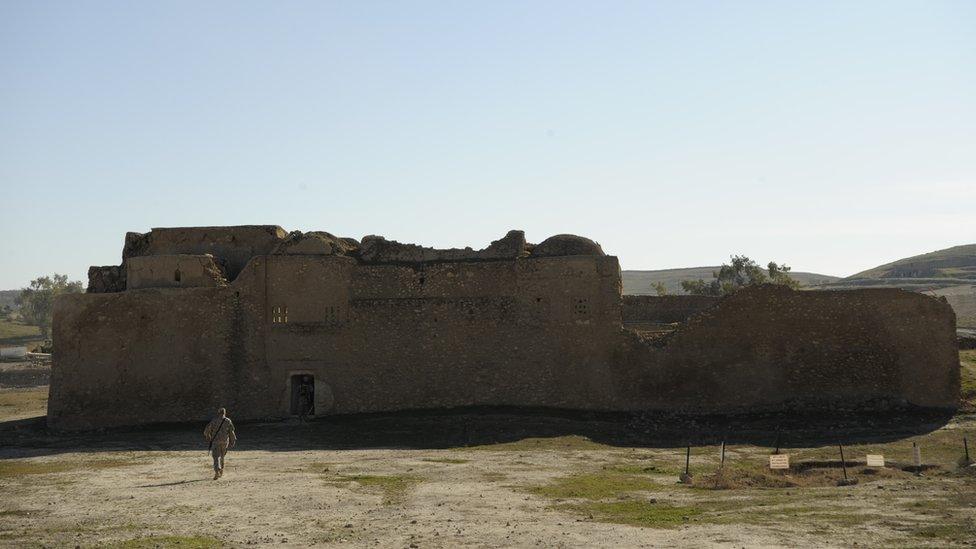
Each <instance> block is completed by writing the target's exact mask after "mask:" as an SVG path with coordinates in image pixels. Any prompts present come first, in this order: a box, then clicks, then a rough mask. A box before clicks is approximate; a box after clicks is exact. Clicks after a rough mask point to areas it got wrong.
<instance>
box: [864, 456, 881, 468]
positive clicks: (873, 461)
mask: <svg viewBox="0 0 976 549" xmlns="http://www.w3.org/2000/svg"><path fill="white" fill-rule="evenodd" d="M866 461H867V466H868V467H884V466H885V459H884V456H883V455H881V454H868V455H867V459H866Z"/></svg>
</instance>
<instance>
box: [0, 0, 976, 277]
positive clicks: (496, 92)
mask: <svg viewBox="0 0 976 549" xmlns="http://www.w3.org/2000/svg"><path fill="white" fill-rule="evenodd" d="M974 204H976V2H973V1H960V2H943V1H925V2H900V1H885V2H781V1H777V2H695V1H691V2H685V1H682V2H678V1H674V2H572V1H567V0H560V1H553V2H542V1H533V2H515V1H511V2H506V1H500V2H480V3H475V2H373V1H365V2H351V1H350V2H266V3H258V2H223V1H218V2H206V3H199V2H158V3H149V2H46V1H44V2H29V1H12V0H8V1H6V2H3V3H2V4H0V289H12V288H19V287H22V286H24V285H26V284H27V283H28V282H29V280H30V279H32V278H34V277H36V276H38V275H41V274H50V273H52V272H60V273H68V274H69V275H70V276H71V277H72V278H73V279H80V280H85V279H86V274H85V273H86V272H87V268H88V266H89V265H109V264H118V263H119V261H120V256H121V249H122V242H123V236H124V233H125V232H126V231H146V230H148V229H150V228H151V227H166V226H185V225H238V224H278V225H281V226H283V227H285V228H286V229H289V230H293V229H299V230H306V231H307V230H326V231H329V232H332V233H336V234H340V235H343V236H352V237H356V238H360V237H362V236H364V235H366V234H381V235H384V236H386V237H387V238H391V239H395V240H399V241H401V242H415V243H420V244H423V245H427V246H436V247H463V246H466V245H470V246H472V247H474V248H481V247H484V246H485V245H487V244H488V242H490V241H491V240H494V239H497V238H499V237H501V236H502V235H504V234H505V232H506V231H507V230H509V229H512V228H518V229H523V230H525V231H526V235H527V237H528V239H529V240H530V241H533V242H538V241H541V240H543V239H544V238H545V237H547V236H550V235H552V234H557V233H575V234H581V235H585V236H588V237H590V238H593V239H594V240H597V241H598V242H600V243H601V244H602V245H603V247H604V249H605V250H606V251H607V252H608V253H611V254H613V255H617V256H619V258H620V262H621V266H622V267H623V268H624V269H664V268H676V267H691V266H700V265H715V264H718V263H721V262H722V261H725V260H727V259H728V256H729V255H730V254H733V253H741V254H746V255H749V256H750V257H753V258H755V259H757V260H759V261H760V262H763V263H765V262H766V261H768V260H776V261H782V262H786V263H788V264H790V265H792V266H793V268H794V270H798V271H813V272H820V273H824V274H833V275H840V276H846V275H850V274H853V273H855V272H857V271H860V270H863V269H866V268H870V267H873V266H876V265H878V264H881V263H885V262H888V261H891V260H894V259H898V258H901V257H906V256H910V255H915V254H918V253H923V252H927V251H932V250H936V249H941V248H946V247H949V246H953V245H959V244H967V243H973V242H976V214H974V210H976V208H974Z"/></svg>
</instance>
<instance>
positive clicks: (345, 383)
mask: <svg viewBox="0 0 976 549" xmlns="http://www.w3.org/2000/svg"><path fill="white" fill-rule="evenodd" d="M271 263H272V265H273V266H272V267H271V268H270V269H269V285H268V287H269V301H270V303H271V306H272V307H273V308H278V310H282V308H283V307H287V313H288V322H287V323H278V324H272V327H271V332H270V335H269V343H268V352H269V363H270V365H271V370H272V372H273V374H272V375H273V376H276V377H277V378H278V380H279V381H278V382H276V383H274V384H273V385H274V389H273V392H274V393H276V394H273V395H270V396H271V397H274V398H277V399H278V400H279V401H280V403H281V404H280V406H281V408H282V409H283V408H285V407H286V406H287V402H286V400H285V399H284V387H285V386H286V383H287V382H286V380H287V378H288V376H289V375H290V374H293V373H299V372H303V373H312V374H314V375H315V376H316V379H317V380H321V381H322V383H324V384H325V385H327V390H328V394H325V395H321V396H322V397H323V399H324V400H323V401H322V403H320V404H319V410H322V409H323V408H322V406H328V411H330V412H332V413H350V412H368V411H383V410H398V409H409V408H438V407H453V406H471V405H502V404H507V405H525V406H533V405H543V406H553V407H580V406H582V407H585V403H586V401H590V400H594V399H596V398H599V397H598V396H597V393H599V392H601V391H602V392H606V390H607V388H606V387H601V385H602V382H601V376H600V375H599V371H598V368H596V367H595V366H596V365H598V364H605V363H606V362H607V360H608V350H607V348H606V346H605V344H604V343H603V342H605V341H606V340H607V339H608V338H611V337H612V336H613V335H615V334H616V331H617V330H619V267H618V266H617V262H616V259H615V258H607V257H586V256H579V257H564V258H553V259H526V260H520V261H483V262H460V263H434V264H426V265H419V266H405V265H363V264H359V263H357V262H355V261H353V260H350V259H349V258H327V257H319V258H312V257H305V258H284V257H275V258H271ZM307 296H315V299H314V300H312V301H309V300H308V299H307ZM317 390H318V389H317Z"/></svg>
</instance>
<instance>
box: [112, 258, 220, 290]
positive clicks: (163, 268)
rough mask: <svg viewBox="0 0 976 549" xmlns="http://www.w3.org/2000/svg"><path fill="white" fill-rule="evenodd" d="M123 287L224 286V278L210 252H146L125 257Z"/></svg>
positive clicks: (134, 288)
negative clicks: (186, 253) (167, 253)
mask: <svg viewBox="0 0 976 549" xmlns="http://www.w3.org/2000/svg"><path fill="white" fill-rule="evenodd" d="M125 274H126V288H128V289H130V290H139V289H142V288H197V287H214V286H224V285H226V284H227V279H226V278H225V277H224V273H223V272H222V271H221V269H220V268H219V267H218V266H217V264H216V263H214V258H213V256H211V255H147V256H141V257H130V258H129V259H126V260H125Z"/></svg>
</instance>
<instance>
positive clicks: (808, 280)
mask: <svg viewBox="0 0 976 549" xmlns="http://www.w3.org/2000/svg"><path fill="white" fill-rule="evenodd" d="M720 268H721V267H719V266H714V267H687V268H683V269H661V270H657V271H623V272H621V275H622V277H623V283H624V293H625V294H628V295H653V294H654V293H655V291H654V288H652V287H651V285H652V284H655V283H657V282H663V283H664V285H665V286H666V287H667V289H668V291H669V292H671V293H673V294H680V293H684V292H682V290H681V281H682V280H698V279H699V278H701V279H703V280H711V279H712V273H714V272H715V271H718V270H719V269H720ZM790 274H792V275H793V278H795V279H797V280H799V281H800V283H801V284H803V285H804V286H816V285H819V284H825V283H828V282H834V281H837V280H840V277H837V276H830V275H824V274H818V273H799V272H798V273H790Z"/></svg>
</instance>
